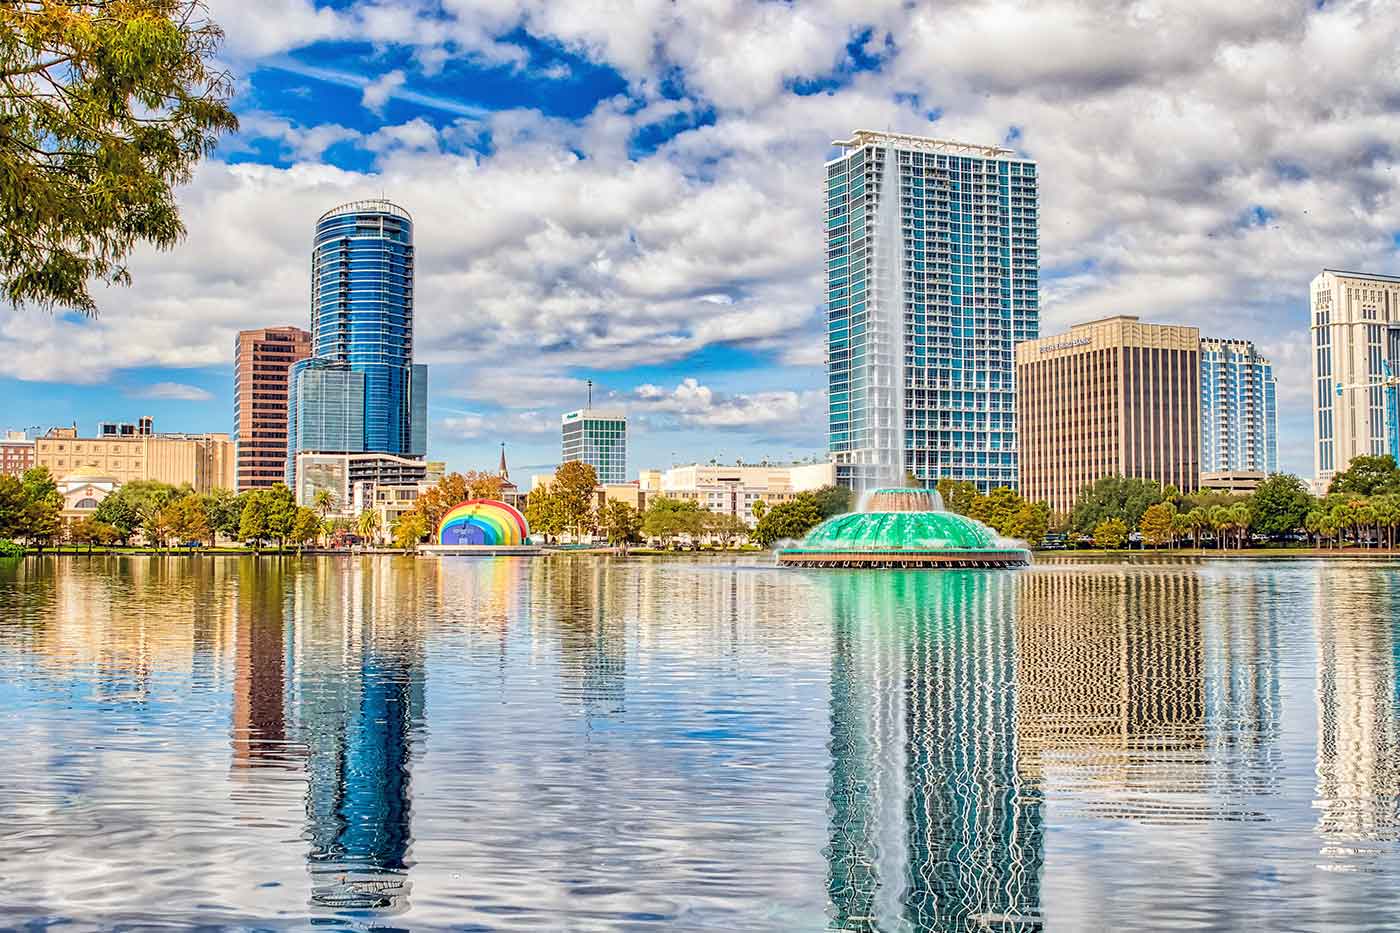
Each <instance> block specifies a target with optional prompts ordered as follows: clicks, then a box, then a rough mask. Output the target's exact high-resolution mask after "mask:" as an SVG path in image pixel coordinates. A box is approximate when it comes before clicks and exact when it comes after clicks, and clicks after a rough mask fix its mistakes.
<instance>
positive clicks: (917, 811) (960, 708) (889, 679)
mask: <svg viewBox="0 0 1400 933" xmlns="http://www.w3.org/2000/svg"><path fill="white" fill-rule="evenodd" d="M1016 583H1017V581H1016V578H1015V577H1014V576H1012V575H1010V574H1007V573H980V572H963V571H958V572H944V573H923V572H904V573H898V574H893V573H892V574H888V575H879V574H849V575H845V576H839V577H833V578H831V579H830V581H829V586H830V588H831V595H832V608H833V613H834V614H833V625H834V627H835V643H834V647H833V660H832V684H831V757H832V764H831V786H830V798H831V807H830V814H831V819H830V825H831V834H830V843H829V845H828V848H827V859H828V863H829V869H828V892H829V895H830V899H831V906H832V911H833V924H832V925H833V928H834V929H840V930H862V931H873V930H905V929H911V930H920V931H922V930H930V931H932V930H967V929H1023V930H1032V929H1040V922H1039V919H1038V914H1039V908H1040V872H1041V867H1042V864H1043V860H1044V853H1043V827H1042V811H1041V799H1040V796H1039V791H1038V790H1037V788H1036V787H1035V786H1034V785H1033V784H1032V783H1030V782H1028V781H1025V780H1023V778H1022V777H1021V774H1020V771H1019V769H1018V767H1017V748H1016V746H1017V706H1018V689H1017V677H1016V668H1017V660H1018V659H1017V653H1016Z"/></svg>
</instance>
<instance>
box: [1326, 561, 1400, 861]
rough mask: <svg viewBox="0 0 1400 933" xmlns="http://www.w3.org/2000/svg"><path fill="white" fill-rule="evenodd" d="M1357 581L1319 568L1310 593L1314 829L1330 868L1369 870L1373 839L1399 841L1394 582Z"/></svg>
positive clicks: (1399, 651) (1399, 592) (1399, 649)
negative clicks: (1314, 655)
mask: <svg viewBox="0 0 1400 933" xmlns="http://www.w3.org/2000/svg"><path fill="white" fill-rule="evenodd" d="M1367 582H1368V581H1366V580H1365V578H1362V577H1358V576H1356V575H1354V574H1348V573H1346V572H1345V571H1344V570H1342V569H1341V568H1327V569H1325V570H1322V571H1320V573H1319V580H1318V583H1319V585H1318V588H1317V608H1318V611H1317V615H1316V617H1317V640H1318V671H1317V710H1318V715H1317V796H1318V805H1317V810H1318V817H1317V831H1318V835H1319V836H1320V837H1321V839H1322V843H1323V846H1322V855H1323V856H1324V858H1325V859H1326V862H1325V863H1324V865H1323V867H1324V868H1327V869H1330V870H1333V871H1373V870H1375V868H1376V866H1375V864H1374V863H1375V860H1376V856H1377V855H1378V854H1380V853H1381V852H1382V851H1383V850H1381V849H1378V848H1377V846H1376V843H1394V842H1395V841H1397V839H1400V727H1397V722H1396V699H1397V696H1396V691H1397V684H1400V679H1397V658H1398V657H1400V642H1398V641H1397V639H1396V637H1395V636H1396V633H1395V621H1396V620H1397V619H1400V611H1397V610H1400V605H1397V603H1400V600H1397V596H1400V582H1397V580H1396V579H1395V577H1394V576H1393V575H1392V576H1390V577H1389V578H1388V579H1387V581H1386V583H1387V585H1386V586H1384V587H1382V588H1380V590H1379V591H1377V589H1376V588H1375V586H1374V585H1369V586H1368V585H1367Z"/></svg>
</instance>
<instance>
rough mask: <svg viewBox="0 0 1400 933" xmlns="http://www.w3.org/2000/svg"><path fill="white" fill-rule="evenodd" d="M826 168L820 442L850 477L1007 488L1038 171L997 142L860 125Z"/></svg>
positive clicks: (1031, 293) (1033, 299)
mask: <svg viewBox="0 0 1400 933" xmlns="http://www.w3.org/2000/svg"><path fill="white" fill-rule="evenodd" d="M835 145H836V146H838V147H840V148H841V149H843V150H845V154H844V155H842V156H841V157H840V158H837V159H834V160H832V161H830V162H828V163H827V164H826V213H825V219H826V256H827V332H826V351H827V380H828V384H827V390H828V415H829V417H828V442H829V449H830V451H831V453H832V454H833V456H834V458H835V460H836V468H837V477H838V480H839V481H840V482H841V483H843V484H845V485H849V486H852V487H855V488H858V489H859V488H866V487H869V486H874V485H885V484H890V483H895V484H902V483H903V480H904V477H905V474H906V473H911V472H912V473H914V474H915V475H916V476H918V477H919V478H920V479H921V480H923V481H925V482H926V483H930V484H931V483H933V482H935V481H937V480H939V479H942V478H944V477H948V478H951V479H957V480H970V481H972V482H974V483H976V484H977V486H978V487H979V488H980V489H982V490H984V491H985V490H988V489H991V488H994V487H997V486H1011V487H1013V488H1014V487H1015V486H1016V484H1017V480H1018V477H1017V467H1018V463H1017V437H1016V411H1015V400H1016V393H1015V361H1014V358H1013V354H1012V348H1013V347H1014V346H1015V345H1016V344H1017V343H1019V342H1020V341H1022V340H1030V339H1033V338H1035V337H1038V336H1039V332H1040V323H1039V322H1040V310H1039V308H1040V304H1039V302H1040V256H1039V220H1038V216H1037V214H1038V204H1039V195H1038V179H1037V175H1036V165H1035V163H1034V162H1032V161H1029V160H1026V159H1021V158H1017V157H1016V156H1015V154H1014V153H1013V152H1012V151H1011V150H1009V149H1003V148H999V147H995V146H974V145H968V144H965V143H954V142H948V141H945V140H938V139H929V138H926V137H921V136H905V135H899V134H891V133H874V132H870V131H868V130H858V131H856V133H855V134H854V135H853V136H852V138H851V139H848V140H840V141H838V142H836V143H835Z"/></svg>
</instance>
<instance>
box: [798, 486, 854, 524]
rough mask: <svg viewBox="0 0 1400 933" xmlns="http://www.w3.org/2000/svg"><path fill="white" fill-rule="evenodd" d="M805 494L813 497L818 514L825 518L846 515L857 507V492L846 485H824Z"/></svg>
mask: <svg viewBox="0 0 1400 933" xmlns="http://www.w3.org/2000/svg"><path fill="white" fill-rule="evenodd" d="M805 495H810V496H811V497H812V504H813V505H815V506H816V507H817V514H818V515H820V516H821V517H822V519H823V520H825V519H828V518H831V517H833V516H835V515H845V514H846V513H847V512H850V511H851V510H852V509H853V508H855V494H854V493H853V492H851V491H850V490H849V489H847V488H846V487H845V486H822V487H821V488H819V489H813V490H811V491H810V492H808V493H805Z"/></svg>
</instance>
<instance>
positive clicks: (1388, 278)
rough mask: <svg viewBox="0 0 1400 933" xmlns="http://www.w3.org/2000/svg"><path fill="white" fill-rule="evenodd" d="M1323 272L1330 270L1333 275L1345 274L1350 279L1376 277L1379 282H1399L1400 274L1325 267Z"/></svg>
mask: <svg viewBox="0 0 1400 933" xmlns="http://www.w3.org/2000/svg"><path fill="white" fill-rule="evenodd" d="M1322 271H1323V272H1330V273H1332V274H1333V275H1344V276H1346V277H1347V278H1349V279H1375V280H1376V281H1378V282H1398V283H1400V275H1386V274H1385V273H1382V272H1349V271H1347V270H1346V269H1323V270H1322Z"/></svg>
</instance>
